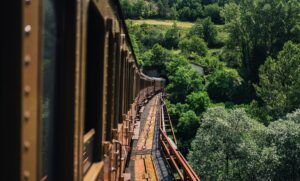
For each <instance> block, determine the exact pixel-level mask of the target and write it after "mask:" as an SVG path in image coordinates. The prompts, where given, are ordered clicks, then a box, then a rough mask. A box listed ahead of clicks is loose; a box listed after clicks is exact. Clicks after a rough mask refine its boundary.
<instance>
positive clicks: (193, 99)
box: [186, 91, 210, 115]
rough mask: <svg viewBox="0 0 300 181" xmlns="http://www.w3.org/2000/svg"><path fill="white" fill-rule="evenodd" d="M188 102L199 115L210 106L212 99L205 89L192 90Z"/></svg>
mask: <svg viewBox="0 0 300 181" xmlns="http://www.w3.org/2000/svg"><path fill="white" fill-rule="evenodd" d="M186 103H187V104H188V105H189V106H190V108H191V109H192V110H194V111H195V112H196V113H197V114H198V115H199V114H201V113H202V112H204V111H205V110H206V109H207V108H208V106H209V104H210V99H209V96H208V94H207V92H205V91H200V92H192V93H191V94H190V95H188V96H187V98H186Z"/></svg>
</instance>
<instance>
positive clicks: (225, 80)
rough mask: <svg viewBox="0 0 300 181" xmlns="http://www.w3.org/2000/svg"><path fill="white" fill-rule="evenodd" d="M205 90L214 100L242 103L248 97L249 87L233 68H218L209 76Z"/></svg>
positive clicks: (247, 99)
mask: <svg viewBox="0 0 300 181" xmlns="http://www.w3.org/2000/svg"><path fill="white" fill-rule="evenodd" d="M207 92H208V94H209V96H210V98H211V99H212V100H213V101H216V102H227V101H230V102H234V103H243V102H247V101H249V99H250V97H249V96H250V95H249V93H248V92H249V87H248V86H247V84H246V83H245V82H244V81H243V79H242V78H241V77H240V76H239V75H238V73H237V72H236V71H235V70H230V69H227V70H218V71H216V72H214V73H213V74H212V75H211V76H210V77H209V84H208V86H207Z"/></svg>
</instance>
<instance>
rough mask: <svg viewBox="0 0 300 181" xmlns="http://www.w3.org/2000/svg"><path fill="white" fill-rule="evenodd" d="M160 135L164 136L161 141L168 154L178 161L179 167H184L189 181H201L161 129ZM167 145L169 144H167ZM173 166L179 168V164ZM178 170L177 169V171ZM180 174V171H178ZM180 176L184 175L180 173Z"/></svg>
mask: <svg viewBox="0 0 300 181" xmlns="http://www.w3.org/2000/svg"><path fill="white" fill-rule="evenodd" d="M160 134H161V135H162V137H163V138H162V139H161V141H162V142H164V143H163V144H164V145H166V146H165V147H164V148H165V149H168V152H169V154H170V156H172V154H173V156H174V157H175V158H176V160H177V161H178V163H179V165H180V166H182V168H183V170H184V173H185V174H186V175H187V177H188V178H187V180H191V181H200V179H199V178H198V176H197V175H196V174H195V172H194V171H193V169H192V168H191V167H190V165H189V164H188V162H187V161H186V160H185V159H184V157H183V156H182V155H181V153H180V151H178V150H176V149H175V148H174V147H173V146H172V144H171V143H170V140H169V139H168V136H167V135H166V133H165V132H164V131H163V130H162V129H161V128H160ZM166 143H167V144H166ZM173 164H174V165H173V166H175V167H178V164H176V163H174V162H173ZM176 170H177V169H176ZM177 172H178V170H177ZM179 174H180V175H184V174H182V173H179Z"/></svg>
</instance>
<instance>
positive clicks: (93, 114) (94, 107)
mask: <svg viewBox="0 0 300 181" xmlns="http://www.w3.org/2000/svg"><path fill="white" fill-rule="evenodd" d="M87 23H88V27H87V45H86V50H87V55H86V90H85V121H84V126H85V127H84V133H85V135H84V154H83V159H84V161H83V162H84V173H86V171H87V170H88V168H89V167H90V166H91V164H92V163H93V162H95V161H100V160H101V150H102V149H101V148H102V147H101V144H102V139H103V133H102V129H103V124H102V122H103V121H102V113H103V106H102V101H103V100H102V99H103V97H102V95H103V71H104V49H105V47H104V43H103V42H104V40H105V30H104V19H103V18H102V16H101V15H100V14H99V12H98V10H97V8H96V7H95V5H94V4H93V3H90V6H89V10H88V22H87Z"/></svg>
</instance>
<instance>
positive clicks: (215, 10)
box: [203, 3, 224, 24]
mask: <svg viewBox="0 0 300 181" xmlns="http://www.w3.org/2000/svg"><path fill="white" fill-rule="evenodd" d="M220 11H221V7H220V6H219V5H218V4H217V3H214V4H209V5H206V6H204V10H203V15H204V16H206V17H210V18H211V20H212V21H213V22H214V23H216V24H222V23H224V21H223V19H222V17H221V15H220Z"/></svg>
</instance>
